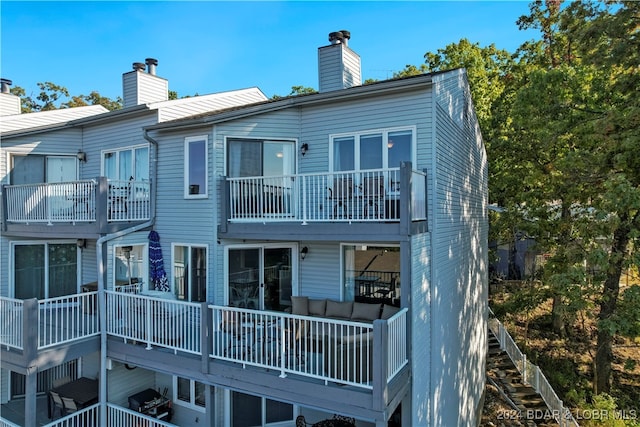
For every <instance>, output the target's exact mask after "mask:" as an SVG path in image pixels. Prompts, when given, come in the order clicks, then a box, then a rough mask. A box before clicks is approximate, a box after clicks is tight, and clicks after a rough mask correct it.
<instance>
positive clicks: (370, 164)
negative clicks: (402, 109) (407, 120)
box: [329, 128, 415, 172]
mask: <svg viewBox="0 0 640 427" xmlns="http://www.w3.org/2000/svg"><path fill="white" fill-rule="evenodd" d="M414 137H415V129H414V128H394V129H385V130H374V131H365V132H357V133H349V134H340V135H332V136H331V137H330V139H331V144H330V148H329V155H330V163H331V167H332V169H331V170H332V171H334V172H340V171H352V170H371V169H388V168H397V167H399V166H400V162H402V161H410V162H412V163H415V158H414V157H415V156H414V153H415V149H414V146H415V142H414Z"/></svg>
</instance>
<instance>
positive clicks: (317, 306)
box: [309, 299, 327, 316]
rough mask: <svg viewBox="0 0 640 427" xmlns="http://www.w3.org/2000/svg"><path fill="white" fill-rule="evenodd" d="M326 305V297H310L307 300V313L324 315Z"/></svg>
mask: <svg viewBox="0 0 640 427" xmlns="http://www.w3.org/2000/svg"><path fill="white" fill-rule="evenodd" d="M326 307H327V300H326V299H310V300H309V315H311V316H324V312H325V309H326Z"/></svg>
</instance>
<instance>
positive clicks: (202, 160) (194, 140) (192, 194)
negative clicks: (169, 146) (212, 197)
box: [184, 135, 208, 199]
mask: <svg viewBox="0 0 640 427" xmlns="http://www.w3.org/2000/svg"><path fill="white" fill-rule="evenodd" d="M207 141H208V137H207V136H206V135H202V136H191V137H187V138H185V139H184V197H185V198H188V199H199V198H205V197H207V182H208V179H207Z"/></svg>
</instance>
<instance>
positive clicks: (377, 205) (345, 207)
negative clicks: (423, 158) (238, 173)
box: [227, 168, 426, 222]
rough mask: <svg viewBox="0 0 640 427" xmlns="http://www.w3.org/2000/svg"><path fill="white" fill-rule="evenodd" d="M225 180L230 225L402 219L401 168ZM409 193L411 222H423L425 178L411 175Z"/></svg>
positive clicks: (423, 175)
mask: <svg viewBox="0 0 640 427" xmlns="http://www.w3.org/2000/svg"><path fill="white" fill-rule="evenodd" d="M227 180H228V182H229V210H230V212H229V220H230V221H231V222H234V221H235V222H251V221H254V222H258V221H259V222H268V221H302V222H320V221H322V222H326V221H332V222H335V221H337V222H351V221H358V222H379V221H399V220H400V210H401V203H402V198H401V188H402V182H401V169H400V168H391V169H372V170H366V171H352V172H324V173H312V174H296V175H283V176H260V177H242V178H227ZM408 188H409V187H408ZM409 193H410V195H411V206H412V215H411V219H412V220H421V219H425V218H426V185H425V174H424V173H422V172H418V171H412V179H411V186H410V192H409Z"/></svg>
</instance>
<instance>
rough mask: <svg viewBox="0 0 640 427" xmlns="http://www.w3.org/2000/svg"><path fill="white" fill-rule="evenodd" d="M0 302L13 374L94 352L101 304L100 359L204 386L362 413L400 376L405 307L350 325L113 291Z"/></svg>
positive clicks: (378, 413)
mask: <svg viewBox="0 0 640 427" xmlns="http://www.w3.org/2000/svg"><path fill="white" fill-rule="evenodd" d="M100 295H104V298H105V301H104V305H103V304H98V299H99V298H100ZM167 295H168V296H171V295H170V294H167ZM0 304H1V305H2V307H1V308H2V310H0V322H1V323H2V335H0V344H1V345H2V365H3V367H4V368H6V369H10V370H12V371H15V372H20V373H25V372H27V371H28V369H29V367H33V366H38V369H39V370H42V369H47V368H50V367H51V366H54V365H55V364H59V363H61V362H62V361H63V359H64V360H66V359H72V358H78V357H82V356H83V355H84V354H89V353H91V352H95V351H98V350H99V349H100V346H99V339H98V335H99V334H100V333H101V331H102V329H101V328H100V323H99V316H98V315H99V309H100V306H104V307H106V312H105V316H104V317H103V318H104V319H106V324H105V325H104V327H105V328H106V333H107V334H108V344H107V356H108V357H109V358H113V359H114V360H118V361H121V362H122V363H133V364H136V365H138V366H142V367H145V368H147V369H150V370H156V371H159V372H163V371H166V372H165V373H168V374H172V375H181V376H184V377H188V378H189V377H190V378H198V379H199V381H201V382H207V383H209V384H211V385H214V386H220V387H225V388H229V387H233V388H234V389H236V390H239V391H242V392H245V393H249V394H256V395H265V396H273V398H277V399H279V400H282V401H286V402H289V403H293V404H300V405H303V406H304V405H307V406H312V407H319V406H318V405H324V407H326V409H327V410H331V409H335V408H336V406H335V405H340V404H343V405H345V406H344V407H343V412H345V413H351V414H352V415H353V416H360V417H363V418H364V419H367V418H374V417H375V418H381V417H384V414H385V413H386V411H387V410H388V409H389V408H390V407H391V409H393V408H392V405H397V402H398V399H400V398H401V397H402V395H404V393H405V392H406V387H407V386H408V381H409V375H410V373H409V366H408V355H407V336H406V330H407V325H406V322H407V309H402V310H399V311H398V312H397V313H395V314H393V315H392V316H390V317H389V318H388V319H377V320H373V321H372V322H359V321H347V320H335V319H330V318H323V317H316V316H305V315H294V314H288V313H284V312H272V311H258V310H250V309H242V308H235V307H225V306H216V305H210V304H207V303H189V302H184V301H178V300H175V299H168V298H161V297H150V296H146V295H141V294H136V293H128V292H116V291H104V293H101V292H86V293H82V294H77V295H70V296H66V297H61V298H53V299H47V300H42V301H38V300H35V299H32V300H25V301H22V300H15V299H10V298H4V297H3V298H0ZM34 324H36V325H38V327H37V328H33V327H31V325H34ZM56 351H57V352H58V353H59V354H58V353H55V357H51V356H52V355H54V352H56ZM62 355H64V358H62ZM49 361H50V362H51V363H49ZM49 364H51V366H49ZM167 366H169V367H171V369H170V370H167ZM318 402H324V403H318ZM349 405H352V406H349ZM372 414H373V415H372Z"/></svg>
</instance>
